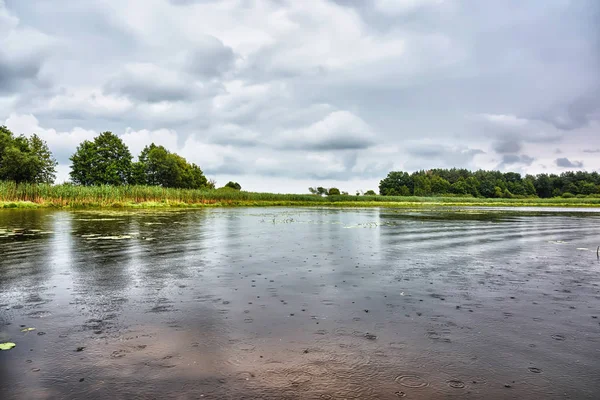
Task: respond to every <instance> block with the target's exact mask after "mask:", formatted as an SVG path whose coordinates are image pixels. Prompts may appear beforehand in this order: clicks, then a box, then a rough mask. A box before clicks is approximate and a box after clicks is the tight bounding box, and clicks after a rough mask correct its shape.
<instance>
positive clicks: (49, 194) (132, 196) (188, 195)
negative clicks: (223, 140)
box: [0, 182, 600, 207]
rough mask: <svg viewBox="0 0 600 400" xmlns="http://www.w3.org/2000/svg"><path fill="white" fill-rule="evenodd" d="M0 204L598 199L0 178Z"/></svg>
mask: <svg viewBox="0 0 600 400" xmlns="http://www.w3.org/2000/svg"><path fill="white" fill-rule="evenodd" d="M0 203H3V204H4V207H7V206H13V207H16V206H21V205H29V206H35V205H38V206H45V207H135V206H238V205H239V206H248V205H256V206H260V205H317V206H318V205H322V206H327V205H336V206H393V207H402V206H420V205H421V206H424V205H448V206H468V205H472V206H477V205H481V206H591V207H593V206H600V198H570V199H564V198H552V199H538V198H531V199H481V198H473V197H414V196H411V197H400V196H349V195H339V196H328V197H320V196H315V195H310V194H274V193H253V192H244V191H237V190H222V189H218V190H193V189H171V188H163V187H158V186H76V185H70V184H61V185H47V184H27V183H21V184H15V183H14V182H0Z"/></svg>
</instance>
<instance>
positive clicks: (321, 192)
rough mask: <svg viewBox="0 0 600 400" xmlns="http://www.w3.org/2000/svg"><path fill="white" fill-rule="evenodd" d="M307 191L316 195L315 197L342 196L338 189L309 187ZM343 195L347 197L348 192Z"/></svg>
mask: <svg viewBox="0 0 600 400" xmlns="http://www.w3.org/2000/svg"><path fill="white" fill-rule="evenodd" d="M308 191H309V192H310V193H311V194H316V195H317V196H334V195H339V194H342V193H341V192H340V189H338V188H329V189H327V188H324V187H322V186H319V187H316V188H314V187H309V188H308ZM343 194H345V195H347V194H348V192H343Z"/></svg>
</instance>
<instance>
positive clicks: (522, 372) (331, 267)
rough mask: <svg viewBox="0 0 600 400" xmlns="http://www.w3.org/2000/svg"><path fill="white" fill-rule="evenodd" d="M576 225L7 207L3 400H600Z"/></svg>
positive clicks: (548, 213)
mask: <svg viewBox="0 0 600 400" xmlns="http://www.w3.org/2000/svg"><path fill="white" fill-rule="evenodd" d="M584 211H585V212H579V211H576V210H561V212H557V211H554V210H539V209H538V210H536V211H535V212H528V211H527V210H521V211H520V210H515V209H510V210H508V211H506V210H482V209H467V210H445V211H439V210H430V211H406V210H400V211H398V210H389V209H361V210H334V209H249V208H245V209H211V210H193V211H186V210H183V211H182V210H169V211H162V212H156V211H49V210H45V211H44V210H41V211H40V210H15V211H1V212H0V342H4V341H7V340H10V341H12V342H15V343H16V344H17V346H16V347H15V348H14V349H12V350H10V351H2V352H0V398H1V399H81V398H86V399H102V398H112V399H200V398H202V399H243V398H246V399H351V398H357V399H397V398H402V397H405V398H410V399H446V398H456V399H480V398H490V399H495V398H498V399H511V398H514V399H558V398H560V399H565V398H566V399H597V398H600V319H599V318H600V287H599V286H598V285H599V284H600V264H599V262H598V260H597V257H596V248H597V246H598V245H600V213H598V212H599V211H600V210H584ZM25 328H35V330H31V331H26V332H22V330H23V329H25Z"/></svg>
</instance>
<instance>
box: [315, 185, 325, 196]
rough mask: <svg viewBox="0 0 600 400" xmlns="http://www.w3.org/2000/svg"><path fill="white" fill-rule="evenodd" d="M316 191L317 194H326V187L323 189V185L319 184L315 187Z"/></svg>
mask: <svg viewBox="0 0 600 400" xmlns="http://www.w3.org/2000/svg"><path fill="white" fill-rule="evenodd" d="M317 193H318V194H319V196H323V195H325V194H327V189H325V188H324V187H323V186H319V187H318V188H317Z"/></svg>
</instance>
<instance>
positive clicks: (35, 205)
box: [0, 198, 600, 210]
mask: <svg viewBox="0 0 600 400" xmlns="http://www.w3.org/2000/svg"><path fill="white" fill-rule="evenodd" d="M452 200H455V201H451V200H450V198H448V200H444V201H436V200H432V201H417V200H415V201H312V202H311V201H293V200H283V201H277V200H275V201H268V200H256V201H244V200H239V201H235V200H225V201H210V202H190V203H187V202H178V201H169V200H165V201H162V202H155V201H145V202H112V203H110V202H105V203H96V202H78V201H77V200H75V201H73V202H62V204H61V203H58V202H52V201H41V202H32V201H24V200H18V201H0V210H11V209H13V210H14V209H52V208H54V209H73V210H74V209H159V208H161V209H164V208H237V207H265V208H268V207H315V208H318V207H322V208H377V207H381V208H404V209H411V208H450V207H466V208H474V207H507V208H517V207H532V208H600V203H598V202H586V201H585V200H591V199H578V200H580V201H578V202H574V201H565V202H559V201H557V200H558V199H557V200H554V199H547V200H542V199H534V200H530V201H524V200H527V199H514V200H511V199H505V201H485V200H484V201H474V199H468V201H461V200H466V199H460V198H455V199H454V198H453V199H452ZM593 200H597V199H593Z"/></svg>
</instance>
